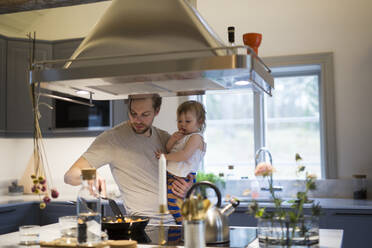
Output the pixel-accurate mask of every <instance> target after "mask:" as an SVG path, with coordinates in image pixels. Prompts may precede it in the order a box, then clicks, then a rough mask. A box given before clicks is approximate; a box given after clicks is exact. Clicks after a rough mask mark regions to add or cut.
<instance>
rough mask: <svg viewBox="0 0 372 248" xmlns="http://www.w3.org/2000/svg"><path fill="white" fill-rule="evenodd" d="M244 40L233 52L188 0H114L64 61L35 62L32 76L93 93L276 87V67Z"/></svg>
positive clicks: (101, 96) (115, 95)
mask: <svg viewBox="0 0 372 248" xmlns="http://www.w3.org/2000/svg"><path fill="white" fill-rule="evenodd" d="M239 48H240V49H241V48H245V49H244V51H243V50H242V51H243V52H242V54H232V53H231V52H230V51H233V49H231V48H230V49H228V48H226V47H225V45H224V44H223V42H222V41H221V40H220V39H219V38H218V37H217V35H216V34H214V32H213V31H212V30H211V28H210V27H209V26H208V25H207V23H206V22H205V21H204V20H203V19H202V17H201V16H200V15H199V13H198V12H197V11H196V10H195V9H194V8H193V7H192V6H191V5H190V4H189V3H188V2H187V1H186V0H156V4H154V1H153V2H151V3H150V1H149V0H114V1H112V3H111V5H110V7H109V8H108V9H107V11H106V13H105V14H104V15H103V17H102V18H101V20H100V21H99V22H98V23H97V24H96V26H95V27H94V28H93V30H92V31H91V32H90V34H89V35H88V36H87V37H86V38H85V39H84V40H83V42H82V43H81V44H80V46H79V47H78V49H77V50H76V51H75V52H74V54H73V55H72V57H71V59H70V60H68V61H67V60H66V64H65V66H64V67H63V68H55V65H56V64H58V63H60V62H61V61H40V62H36V63H35V64H34V66H33V68H34V69H33V70H32V71H31V80H30V83H40V86H41V87H42V88H44V89H49V90H51V91H55V92H61V93H65V94H69V95H73V96H79V97H84V98H89V94H88V95H86V96H84V95H80V94H78V93H77V92H78V91H86V92H90V93H91V95H92V97H93V99H94V100H114V99H125V98H127V97H128V95H135V94H149V93H159V94H160V95H161V96H173V95H190V94H200V93H203V92H204V91H206V90H220V89H241V88H253V89H255V90H259V91H263V92H266V93H268V94H270V95H271V89H272V87H273V84H274V82H273V78H272V76H271V74H270V70H269V69H268V68H267V67H266V66H265V65H264V64H263V62H262V61H261V60H260V59H259V58H258V57H257V56H256V55H254V54H253V53H251V55H247V54H246V49H247V47H243V46H240V47H239ZM248 49H249V48H248ZM237 82H238V83H237ZM242 82H243V83H242Z"/></svg>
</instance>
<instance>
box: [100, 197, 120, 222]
mask: <svg viewBox="0 0 372 248" xmlns="http://www.w3.org/2000/svg"><path fill="white" fill-rule="evenodd" d="M101 198H102V199H104V200H108V202H109V205H110V207H111V210H112V212H114V214H115V215H116V216H117V217H120V218H123V213H122V212H121V210H120V208H119V206H118V204H117V203H116V201H115V200H113V199H111V198H108V197H101Z"/></svg>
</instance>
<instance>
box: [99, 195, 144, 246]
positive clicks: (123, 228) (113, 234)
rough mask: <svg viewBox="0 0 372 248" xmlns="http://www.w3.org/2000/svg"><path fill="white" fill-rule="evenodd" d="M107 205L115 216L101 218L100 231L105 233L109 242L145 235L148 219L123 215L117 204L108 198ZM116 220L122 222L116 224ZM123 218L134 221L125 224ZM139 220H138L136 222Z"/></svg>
mask: <svg viewBox="0 0 372 248" xmlns="http://www.w3.org/2000/svg"><path fill="white" fill-rule="evenodd" d="M105 199H106V200H108V201H109V205H110V207H111V209H112V211H113V212H114V213H115V215H116V216H108V217H103V218H102V230H103V231H107V235H108V237H109V239H111V240H120V239H129V238H133V236H138V235H139V234H140V235H142V234H144V233H145V227H146V226H147V224H148V223H149V220H150V219H149V217H145V216H130V215H123V214H122V213H121V211H120V208H119V206H118V205H117V203H116V202H115V201H114V200H112V199H109V198H105ZM118 218H120V219H122V220H123V221H122V222H117V220H118ZM124 218H130V219H132V220H134V221H131V222H125V221H124ZM138 219H139V220H138Z"/></svg>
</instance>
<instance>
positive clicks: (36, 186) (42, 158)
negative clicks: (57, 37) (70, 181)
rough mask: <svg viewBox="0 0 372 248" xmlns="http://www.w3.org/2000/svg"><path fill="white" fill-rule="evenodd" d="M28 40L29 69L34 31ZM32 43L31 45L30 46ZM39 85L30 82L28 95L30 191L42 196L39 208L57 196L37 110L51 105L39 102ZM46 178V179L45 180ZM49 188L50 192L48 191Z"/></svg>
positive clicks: (33, 54) (32, 52) (31, 66)
mask: <svg viewBox="0 0 372 248" xmlns="http://www.w3.org/2000/svg"><path fill="white" fill-rule="evenodd" d="M28 37H29V41H30V49H29V51H30V66H29V69H30V70H32V69H33V63H34V61H35V59H34V57H35V40H36V39H35V33H34V37H31V34H28ZM31 45H32V46H31ZM39 89H40V87H39V85H38V84H37V83H33V84H30V96H31V100H32V106H33V116H34V138H33V141H34V152H33V156H34V173H33V174H32V175H31V179H32V182H33V186H32V188H31V191H32V192H33V193H34V194H38V195H39V197H40V201H41V198H42V197H43V198H42V200H43V201H42V202H41V203H40V209H44V208H45V207H46V203H49V202H50V197H49V195H51V196H52V198H57V197H58V195H59V194H58V191H57V190H56V189H55V187H54V186H53V180H52V175H51V173H50V169H49V165H48V160H47V157H46V152H45V148H44V143H43V136H42V133H41V129H40V124H39V120H40V118H41V114H40V111H39V106H40V105H41V104H43V105H46V106H47V107H49V108H52V107H51V106H49V105H47V104H45V103H41V102H40V94H39V93H40V92H39ZM47 179H48V180H47ZM49 190H50V192H49Z"/></svg>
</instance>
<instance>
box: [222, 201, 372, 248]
mask: <svg viewBox="0 0 372 248" xmlns="http://www.w3.org/2000/svg"><path fill="white" fill-rule="evenodd" d="M267 210H268V211H270V210H271V208H267ZM246 212H247V211H243V209H238V210H236V211H235V212H234V213H233V214H232V215H230V216H229V224H230V226H250V227H255V226H257V220H256V219H255V218H254V217H253V216H252V215H249V214H247V213H246ZM371 223H372V209H327V208H325V209H322V215H321V216H320V220H319V228H322V229H343V230H344V236H343V242H342V244H343V247H358V248H364V247H366V248H367V247H370V244H372V235H371V234H370V227H371Z"/></svg>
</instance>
